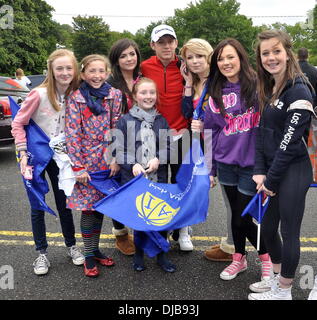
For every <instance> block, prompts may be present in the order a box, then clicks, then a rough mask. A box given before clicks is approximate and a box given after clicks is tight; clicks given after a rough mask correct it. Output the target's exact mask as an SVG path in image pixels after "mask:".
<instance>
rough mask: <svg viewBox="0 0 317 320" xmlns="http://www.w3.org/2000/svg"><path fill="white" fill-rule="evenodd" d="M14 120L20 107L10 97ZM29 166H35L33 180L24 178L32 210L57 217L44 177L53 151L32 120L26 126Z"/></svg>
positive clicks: (43, 134) (46, 137)
mask: <svg viewBox="0 0 317 320" xmlns="http://www.w3.org/2000/svg"><path fill="white" fill-rule="evenodd" d="M9 100H10V109H11V113H12V119H14V118H15V116H16V114H17V113H18V111H19V109H20V107H19V106H18V105H17V104H16V102H15V101H14V100H13V99H12V97H10V96H9ZM25 132H26V139H27V151H28V157H29V160H28V164H29V165H30V166H33V178H32V180H26V179H24V177H23V176H22V180H23V182H24V186H25V189H26V192H27V196H28V198H29V201H30V205H31V208H32V209H35V210H43V211H47V212H49V213H51V214H53V215H55V216H56V214H55V212H54V211H53V210H52V209H51V208H50V207H49V206H48V205H47V204H46V202H45V194H46V193H48V191H49V187H48V183H47V181H46V179H45V177H44V172H43V171H44V169H45V168H46V166H47V165H48V163H49V162H50V160H51V159H52V157H53V150H52V149H51V148H50V146H49V138H48V136H47V135H46V134H45V133H44V132H43V130H42V129H41V128H40V127H39V126H38V125H37V124H36V123H35V122H34V121H33V120H32V119H30V122H29V124H28V125H27V126H25Z"/></svg>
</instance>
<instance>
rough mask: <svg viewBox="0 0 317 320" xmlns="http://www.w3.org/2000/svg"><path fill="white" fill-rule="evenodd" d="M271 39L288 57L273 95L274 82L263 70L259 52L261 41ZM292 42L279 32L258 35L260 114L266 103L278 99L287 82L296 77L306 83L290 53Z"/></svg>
mask: <svg viewBox="0 0 317 320" xmlns="http://www.w3.org/2000/svg"><path fill="white" fill-rule="evenodd" d="M272 38H276V39H277V40H278V42H279V43H281V44H282V46H283V47H284V49H285V51H286V54H287V56H288V58H289V59H288V60H287V65H286V71H285V74H284V78H283V80H282V81H281V83H280V85H279V86H278V87H277V88H276V91H275V92H274V94H273V87H274V85H275V81H274V78H273V76H272V75H271V74H270V73H269V72H268V71H266V70H265V69H264V68H263V65H262V62H261V50H260V46H261V43H262V41H264V40H269V39H272ZM292 47H293V46H292V40H291V37H290V36H289V35H288V34H287V33H286V32H284V31H281V30H266V31H263V32H261V33H259V34H258V41H257V44H256V49H255V52H256V62H257V75H258V95H259V103H260V110H261V112H262V111H263V109H264V106H265V104H266V103H271V104H272V105H273V102H274V101H275V100H277V99H278V97H279V96H280V94H281V93H282V90H283V88H284V87H285V84H286V82H287V81H288V80H293V82H295V79H296V78H297V77H300V78H302V79H303V82H305V83H306V82H307V81H306V80H305V76H304V74H303V72H302V71H301V68H300V66H299V64H298V62H297V59H296V57H295V54H294V53H293V51H292Z"/></svg>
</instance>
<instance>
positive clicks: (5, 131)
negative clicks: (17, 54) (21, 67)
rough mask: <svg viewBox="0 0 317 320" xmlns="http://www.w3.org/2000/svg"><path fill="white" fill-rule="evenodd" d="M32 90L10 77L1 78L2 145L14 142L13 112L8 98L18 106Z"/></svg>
mask: <svg viewBox="0 0 317 320" xmlns="http://www.w3.org/2000/svg"><path fill="white" fill-rule="evenodd" d="M29 91H30V89H29V88H27V87H24V86H22V85H20V84H19V83H17V82H16V81H15V80H13V79H11V78H8V77H0V145H3V144H6V143H11V142H13V137H12V135H11V122H12V119H11V110H10V103H9V98H8V96H11V97H12V98H13V99H14V100H15V101H16V102H17V103H18V104H21V103H22V101H23V100H24V99H25V98H26V96H27V94H28V93H29Z"/></svg>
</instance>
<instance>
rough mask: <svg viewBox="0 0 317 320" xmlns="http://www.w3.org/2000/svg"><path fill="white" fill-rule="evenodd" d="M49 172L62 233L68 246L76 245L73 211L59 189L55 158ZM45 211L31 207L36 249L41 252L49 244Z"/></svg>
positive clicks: (48, 166)
mask: <svg viewBox="0 0 317 320" xmlns="http://www.w3.org/2000/svg"><path fill="white" fill-rule="evenodd" d="M45 171H46V172H47V174H48V176H49V178H50V180H51V185H52V189H53V192H54V198H55V204H56V208H57V211H58V214H59V218H60V222H61V227H62V233H63V236H64V240H65V244H66V246H67V247H71V246H73V245H75V243H76V239H75V227H74V221H73V215H72V211H71V210H70V209H67V208H66V196H65V193H64V191H63V190H60V189H58V177H57V176H58V173H59V169H58V166H57V164H56V163H55V161H54V160H51V161H50V162H49V164H48V165H47V167H46V168H45V170H44V171H43V175H44V174H45V173H44V172H45ZM44 218H45V213H44V211H42V210H34V209H31V222H32V231H33V239H34V242H35V247H36V250H39V251H41V252H44V251H46V249H47V247H48V244H47V239H46V226H45V219H44Z"/></svg>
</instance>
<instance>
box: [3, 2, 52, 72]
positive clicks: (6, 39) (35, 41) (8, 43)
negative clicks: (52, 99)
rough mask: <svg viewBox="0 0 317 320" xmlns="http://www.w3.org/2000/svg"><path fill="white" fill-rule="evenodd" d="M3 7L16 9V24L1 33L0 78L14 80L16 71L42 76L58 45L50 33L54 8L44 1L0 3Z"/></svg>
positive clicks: (14, 14) (14, 11) (14, 13)
mask: <svg viewBox="0 0 317 320" xmlns="http://www.w3.org/2000/svg"><path fill="white" fill-rule="evenodd" d="M4 5H10V6H11V7H12V8H13V17H14V19H13V22H14V24H13V28H12V29H11V28H7V29H3V30H0V44H1V49H0V53H1V54H0V70H1V74H6V75H11V76H12V75H13V74H14V72H15V70H16V69H17V68H23V69H24V70H25V71H26V72H31V71H32V72H36V73H42V71H43V69H44V68H45V64H46V59H47V56H48V53H49V52H50V50H51V49H52V48H53V46H54V42H55V41H54V39H53V37H51V32H50V30H51V28H53V26H54V23H53V21H52V14H51V12H52V11H53V8H52V7H51V6H49V5H48V4H47V3H46V2H45V1H42V0H37V1H34V0H14V1H13V0H12V1H4V0H0V7H2V6H4Z"/></svg>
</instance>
